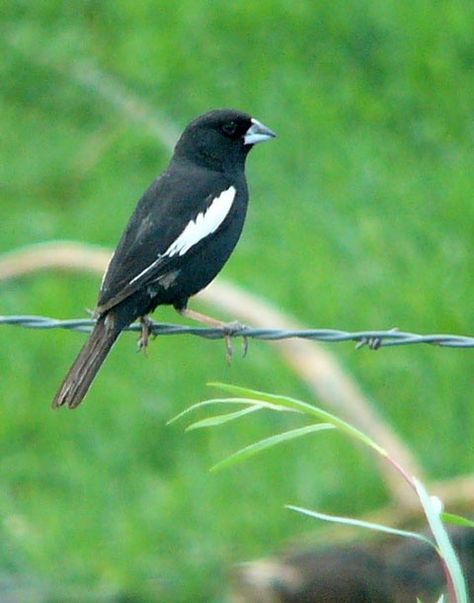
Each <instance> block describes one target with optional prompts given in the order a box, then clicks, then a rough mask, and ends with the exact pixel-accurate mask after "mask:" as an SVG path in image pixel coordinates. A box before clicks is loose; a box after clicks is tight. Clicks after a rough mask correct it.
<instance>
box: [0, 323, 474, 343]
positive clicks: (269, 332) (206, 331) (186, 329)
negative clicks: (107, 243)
mask: <svg viewBox="0 0 474 603" xmlns="http://www.w3.org/2000/svg"><path fill="white" fill-rule="evenodd" d="M94 324H95V320H93V319H91V318H84V319H71V320H58V319H55V318H48V317H45V316H0V325H12V326H19V327H24V328H28V329H68V330H72V331H80V332H86V333H87V332H89V331H91V329H92V328H93V326H94ZM141 328H142V326H141V325H140V324H139V323H134V324H132V325H130V326H129V327H127V328H126V329H125V330H126V331H140V330H141ZM150 328H151V332H152V334H153V335H157V336H162V335H195V336H197V337H204V338H206V339H222V338H225V337H229V336H230V337H242V338H248V339H263V340H268V341H277V340H281V339H292V338H299V339H312V340H315V341H320V342H327V343H338V342H344V341H354V342H356V343H357V346H356V347H358V348H360V347H363V346H369V347H370V348H371V349H377V348H380V347H391V346H396V345H414V344H420V343H424V344H431V345H438V346H442V347H450V348H474V337H468V336H462V335H444V334H440V335H437V334H431V335H419V334H417V333H407V332H403V331H399V330H398V329H390V330H388V331H353V332H351V331H341V330H338V329H263V328H253V327H247V326H245V325H241V324H240V323H229V324H228V325H225V326H224V327H210V328H209V327H191V326H187V325H177V324H169V323H157V322H154V321H151V322H150Z"/></svg>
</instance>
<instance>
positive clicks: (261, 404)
mask: <svg viewBox="0 0 474 603" xmlns="http://www.w3.org/2000/svg"><path fill="white" fill-rule="evenodd" d="M213 404H247V405H248V404H251V405H256V406H259V407H261V408H269V409H271V410H281V408H280V407H276V406H275V405H274V404H271V403H269V402H265V401H262V400H251V399H249V398H213V399H212V400H204V401H202V402H196V404H193V405H192V406H189V407H188V408H185V409H184V410H183V411H182V412H180V413H179V414H177V415H176V416H174V417H172V418H171V419H170V420H169V421H167V423H166V424H167V425H171V423H174V422H175V421H178V420H179V419H181V418H182V417H184V416H185V415H187V414H189V413H191V412H193V411H194V410H197V409H198V408H202V407H203V406H210V405H213Z"/></svg>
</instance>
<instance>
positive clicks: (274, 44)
mask: <svg viewBox="0 0 474 603" xmlns="http://www.w3.org/2000/svg"><path fill="white" fill-rule="evenodd" d="M473 18H474V4H473V3H472V2H471V1H465V2H463V1H457V0H449V1H446V2H442V3H435V4H433V3H432V2H427V1H423V0H414V1H412V2H403V1H402V2H400V0H386V1H384V2H378V1H376V0H362V1H360V0H358V1H355V0H349V1H348V0H344V1H343V0H333V1H331V2H328V1H327V2H318V3H315V2H310V1H302V2H296V3H295V2H290V1H289V0H282V1H270V0H267V1H265V0H261V1H260V2H252V1H250V0H243V1H241V2H238V3H237V2H199V1H195V0H182V1H180V2H152V1H140V2H125V1H117V0H114V1H112V0H102V1H101V2H94V1H92V0H91V1H88V2H86V1H84V2H60V1H55V0H43V1H41V2H36V3H33V2H20V1H18V2H5V3H3V5H2V14H1V16H0V19H1V29H0V65H1V84H0V103H1V105H0V114H1V115H0V124H1V125H0V138H1V157H0V192H1V208H2V212H1V227H0V251H1V252H8V251H11V250H13V249H15V248H18V247H20V246H24V245H26V244H30V243H34V242H41V241H48V240H54V239H76V240H80V241H84V242H90V243H95V244H101V245H106V246H109V247H112V246H113V245H114V244H115V243H116V241H117V239H118V237H119V235H120V233H121V230H122V228H123V226H124V224H125V222H126V220H127V219H128V216H129V215H130V213H131V211H132V208H133V207H134V204H135V202H136V200H137V199H138V198H139V196H140V195H141V193H142V192H143V190H144V189H145V188H146V187H147V186H148V184H149V183H150V181H151V180H152V179H153V178H154V177H155V176H156V175H157V174H158V173H159V172H160V171H161V170H162V169H163V168H164V167H165V165H166V162H167V160H168V157H169V151H168V150H167V149H166V148H164V147H163V146H162V145H160V144H159V143H158V142H157V140H156V137H155V135H154V133H153V132H151V131H150V129H149V128H147V127H146V126H145V125H141V124H139V123H137V122H136V121H133V120H132V119H128V118H127V117H126V116H125V114H124V113H123V111H119V110H117V108H116V107H114V106H113V105H112V104H111V103H110V101H109V100H108V99H107V98H105V97H104V96H103V95H102V94H101V93H98V91H97V89H94V86H91V85H85V84H84V82H85V80H86V79H87V74H90V73H93V74H95V76H94V77H96V88H97V82H99V84H98V85H99V87H100V86H106V87H107V86H108V85H109V84H110V82H115V84H117V85H118V86H119V88H123V89H124V90H129V91H131V92H132V93H133V94H134V95H136V96H137V97H139V98H140V99H142V100H143V102H144V103H145V104H147V105H150V106H152V107H153V108H156V115H155V117H156V118H157V119H158V120H163V119H164V120H167V121H169V123H172V124H174V125H175V127H176V128H177V129H178V130H181V129H182V128H183V127H184V126H185V125H186V123H187V122H188V121H189V120H190V119H191V118H193V117H195V116H196V115H198V114H199V113H202V112H204V111H207V110H209V109H211V108H215V107H228V106H229V107H235V108H240V109H243V110H246V111H249V112H250V113H252V114H253V115H254V116H256V117H257V118H258V119H260V120H261V121H263V122H264V123H265V124H267V125H268V126H269V127H271V128H273V129H274V130H275V131H276V132H277V133H278V135H279V138H278V139H277V140H276V141H274V142H272V143H271V144H269V145H265V146H262V147H258V148H257V149H256V150H255V151H254V152H253V153H252V155H251V157H250V159H249V162H248V170H247V173H248V179H249V183H250V188H251V206H250V211H249V216H248V221H247V225H246V229H245V231H244V236H243V237H242V239H241V242H240V245H239V247H238V249H237V251H236V253H235V254H234V256H233V257H232V259H231V261H230V262H229V263H228V265H227V266H226V268H225V270H224V275H225V277H226V278H227V279H232V280H233V281H235V282H236V283H238V284H240V285H242V286H244V287H246V288H247V289H248V290H249V291H251V292H254V293H256V294H258V295H261V296H265V297H267V298H268V299H269V300H270V301H271V302H272V303H273V304H275V305H276V306H278V307H279V308H281V309H283V310H285V311H288V312H290V313H292V314H293V315H294V316H296V317H297V318H298V319H299V320H301V321H303V322H304V323H306V324H308V325H310V326H314V327H316V326H318V327H328V328H331V327H332V328H340V329H348V330H351V329H372V328H380V329H385V328H392V327H395V326H397V327H399V328H401V329H403V330H414V331H417V332H453V333H458V334H472V325H473V322H474V304H473V303H472V292H473V287H474V279H473V261H472V244H473V236H474V204H473V201H472V191H473V185H474V170H473V169H472V160H473V135H474V119H473V98H474V38H473V36H472V25H473V22H474V21H473ZM101 74H102V75H101ZM107 78H112V79H111V80H110V81H109V80H108V79H107ZM81 82H82V83H81ZM98 283H99V279H98V278H97V277H93V276H90V275H89V276H86V275H64V274H62V275H60V274H53V273H47V274H44V273H43V274H38V275H36V276H34V277H29V278H23V279H18V280H15V281H11V282H7V283H4V284H2V290H1V292H0V313H1V314H42V315H47V316H54V317H58V318H70V317H81V316H83V315H84V308H86V307H89V308H90V307H93V306H94V303H95V300H96V293H97V289H98ZM155 318H157V319H159V320H163V321H175V320H176V316H175V314H174V313H173V312H172V311H171V310H169V309H160V310H159V311H158V312H157V313H156V314H155ZM274 326H278V325H274ZM83 338H84V336H83V335H80V334H74V333H67V332H60V331H31V330H20V329H15V328H13V327H3V328H2V329H1V331H0V366H1V375H2V379H1V380H0V409H1V415H0V416H1V419H0V518H1V521H0V590H1V589H2V588H3V589H4V590H8V589H13V590H14V589H18V591H19V592H20V594H21V593H23V594H24V593H27V594H26V595H25V597H26V598H25V599H24V600H28V601H35V600H38V601H56V600H57V601H63V600H72V601H76V600H77V601H82V600H84V601H86V600H94V601H95V600H107V601H109V600H110V601H158V600H159V601H183V602H187V601H195V602H198V601H223V600H225V599H224V596H225V594H224V593H225V588H226V581H227V575H228V571H229V567H231V565H232V564H234V563H237V562H241V561H245V560H249V559H252V558H255V557H258V556H263V555H267V554H270V553H272V552H274V551H277V550H278V549H279V548H281V546H282V545H283V543H284V542H285V541H286V540H287V539H289V538H296V537H297V536H298V534H304V533H306V532H307V531H309V530H312V529H315V528H316V524H315V523H312V522H311V521H310V520H308V519H307V518H302V517H298V516H295V514H292V513H289V512H288V511H286V510H284V508H283V505H284V504H285V503H295V504H298V505H301V506H307V507H310V508H316V509H319V510H324V511H327V512H333V513H345V514H357V513H362V512H364V511H368V510H370V509H372V508H375V507H377V506H378V505H381V504H383V503H384V502H385V501H386V500H387V498H386V496H387V495H386V492H385V491H384V488H383V487H382V485H380V480H379V477H378V475H377V473H376V470H375V467H374V462H373V460H371V459H370V458H366V457H365V456H364V455H363V454H362V453H361V451H360V450H356V449H354V448H353V446H351V445H350V444H348V443H347V442H345V441H344V440H343V439H342V438H340V437H339V436H337V435H333V434H322V435H320V436H312V437H310V438H306V439H304V440H301V441H298V442H295V443H292V444H288V445H286V446H282V447H281V448H279V449H275V450H273V451H270V452H268V453H266V454H265V455H263V456H261V457H260V458H257V459H255V460H252V461H251V462H250V461H249V462H248V463H246V464H244V465H241V466H238V467H236V468H233V469H229V470H228V471H226V472H223V473H219V474H209V473H208V468H209V467H210V466H211V465H212V464H213V463H214V462H216V461H218V460H220V459H221V458H223V457H224V456H225V455H226V454H227V453H229V452H231V451H233V450H235V449H237V448H239V447H241V446H242V445H244V444H246V443H249V442H251V441H253V440H255V439H257V438H261V437H265V436H266V435H269V434H271V433H274V432H276V431H283V430H285V429H288V428H290V426H291V425H293V423H292V422H289V421H288V417H287V416H282V417H280V416H275V415H265V416H264V415H263V414H262V415H261V416H255V415H253V416H252V417H249V418H247V419H245V420H242V422H241V423H240V424H236V425H231V426H228V427H224V428H221V430H214V431H210V432H202V433H191V434H184V433H183V431H182V425H172V426H169V427H166V425H165V422H166V421H167V420H168V419H169V418H170V417H171V416H173V415H174V414H176V413H177V412H178V411H180V410H182V409H183V408H185V407H186V406H187V405H189V404H191V403H193V402H196V401H198V400H200V399H203V398H205V397H208V396H209V390H208V388H207V387H206V385H205V384H206V382H208V381H216V380H220V381H226V382H232V383H236V384H241V385H245V386H249V387H254V388H257V389H267V390H269V391H273V392H281V393H286V394H290V395H293V396H299V397H303V398H306V399H308V400H310V399H311V397H310V395H309V393H308V392H307V391H306V389H305V387H304V386H303V385H302V384H301V383H299V382H298V380H297V379H296V378H295V377H294V376H293V375H292V374H291V373H290V372H289V370H288V369H287V368H286V367H285V366H284V365H283V364H282V363H281V361H280V360H279V359H278V358H277V356H276V355H275V353H274V351H272V350H271V349H270V348H269V347H268V346H267V345H266V344H265V343H264V342H252V343H251V347H250V351H249V355H248V357H247V358H246V359H245V360H242V359H241V358H239V357H238V354H237V356H236V358H235V360H234V362H233V364H232V366H231V367H230V368H229V367H228V366H227V365H226V363H225V360H224V351H223V350H224V348H223V344H222V343H218V342H209V341H204V340H200V339H194V338H185V337H169V338H163V339H161V340H157V341H155V342H154V343H153V344H152V346H151V349H150V354H149V357H148V358H147V359H145V358H143V356H142V355H138V354H136V353H135V338H134V336H130V335H125V336H124V337H123V338H122V340H121V341H120V342H119V344H118V345H117V347H116V348H115V349H114V352H113V354H112V355H111V357H110V358H109V360H108V362H107V363H106V365H105V366H104V368H103V370H102V372H101V374H100V376H99V378H98V380H97V381H96V383H95V385H94V387H93V390H92V391H91V392H90V394H89V396H88V400H87V401H86V403H85V405H84V406H83V407H81V409H80V410H79V411H77V412H74V413H70V412H57V413H53V412H51V411H50V409H49V404H50V400H51V398H52V396H53V394H54V392H55V389H56V387H57V386H58V384H59V382H60V381H61V379H62V377H63V375H64V373H65V371H66V369H67V368H68V366H69V364H70V363H71V361H72V359H73V357H74V355H75V354H76V353H77V351H78V349H79V347H80V345H81V342H82V341H83ZM331 351H332V352H333V353H335V354H337V356H338V358H339V360H340V362H342V364H343V365H344V366H345V368H346V369H347V370H348V371H350V372H351V373H352V375H353V376H355V378H356V379H357V380H358V381H359V383H360V384H361V385H362V387H363V388H364V390H365V391H366V392H367V393H368V395H369V396H370V397H372V398H373V399H374V400H375V401H376V403H377V405H378V406H379V408H380V411H381V413H382V414H383V415H384V416H385V417H386V419H387V420H389V421H391V422H392V424H394V425H395V426H396V428H397V429H398V430H399V432H400V433H401V434H402V436H403V437H404V438H405V439H406V441H407V442H409V443H410V445H411V446H412V447H413V449H414V450H415V452H416V453H417V455H418V456H419V458H420V460H421V462H422V463H423V464H424V466H425V467H426V469H427V472H428V473H429V475H430V476H432V477H436V478H443V477H447V476H451V475H456V474H461V473H465V472H469V471H471V470H472V467H473V464H474V447H473V445H472V442H473V433H474V406H473V404H472V386H473V382H474V377H473V375H474V372H473V363H474V357H473V354H472V352H471V351H462V350H448V349H445V350H443V349H436V348H422V347H419V346H418V347H412V348H410V347H402V348H397V349H387V350H383V351H380V352H378V353H377V354H372V353H370V352H367V351H361V352H358V353H355V351H354V349H353V346H352V345H350V344H347V345H341V346H337V347H336V346H333V347H331Z"/></svg>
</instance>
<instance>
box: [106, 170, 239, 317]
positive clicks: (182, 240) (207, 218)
mask: <svg viewBox="0 0 474 603" xmlns="http://www.w3.org/2000/svg"><path fill="white" fill-rule="evenodd" d="M190 172H191V173H190ZM236 194H237V191H236V188H235V186H233V185H232V184H231V183H230V181H229V180H228V179H227V178H226V177H225V176H223V175H222V174H217V173H215V172H209V171H207V170H206V171H205V172H204V173H202V172H201V171H199V170H196V171H195V173H192V170H189V169H188V170H186V172H185V173H184V174H183V173H181V172H180V171H178V170H175V171H168V172H165V174H164V175H163V176H161V177H160V178H158V179H157V180H156V181H155V182H154V183H153V184H152V185H151V187H150V188H149V189H148V190H147V191H146V193H145V194H144V195H143V197H142V198H141V200H140V201H139V203H138V205H137V207H136V209H135V211H134V213H133V215H132V217H131V218H130V221H129V223H128V225H127V227H126V229H125V231H124V233H123V235H122V238H121V239H120V241H119V244H118V246H117V249H116V251H115V253H114V255H113V256H112V259H111V261H110V264H109V267H108V268H107V271H106V274H105V276H104V279H103V282H102V287H101V290H100V293H99V300H98V305H97V310H96V311H97V313H98V314H102V313H103V312H106V311H107V310H109V309H110V308H112V307H114V306H115V305H117V304H118V303H120V302H121V301H123V300H124V299H126V298H127V297H129V296H130V295H132V294H133V293H134V292H135V291H137V290H139V289H140V288H141V287H143V286H146V285H147V284H149V283H152V282H154V281H157V280H160V278H165V277H166V275H167V274H168V273H170V272H172V271H173V270H174V269H176V268H177V267H179V266H180V265H181V264H182V262H183V259H184V257H185V255H186V253H187V252H188V251H189V250H190V249H191V248H193V247H194V246H195V245H197V244H198V243H199V242H200V241H202V240H203V239H205V238H206V237H208V236H210V235H211V234H212V233H213V232H215V231H216V230H217V229H218V228H219V226H220V224H222V222H223V221H224V220H225V218H226V217H227V215H228V214H229V212H230V209H231V207H232V204H233V201H234V199H235V197H236Z"/></svg>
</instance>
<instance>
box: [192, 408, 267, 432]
mask: <svg viewBox="0 0 474 603" xmlns="http://www.w3.org/2000/svg"><path fill="white" fill-rule="evenodd" d="M262 408H264V407H263V406H261V405H260V404H258V405H257V404H254V405H253V406H247V407H246V408H242V409H241V410H236V411H235V412H226V413H224V414H222V415H215V416H214V417H208V418H207V419H202V420H201V421H196V423H191V425H188V426H187V427H186V431H191V430H193V429H202V428H203V427H216V426H217V425H223V424H224V423H228V422H229V421H234V420H235V419H239V418H240V417H243V416H245V415H248V414H250V413H252V412H256V411H257V410H261V409H262Z"/></svg>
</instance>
